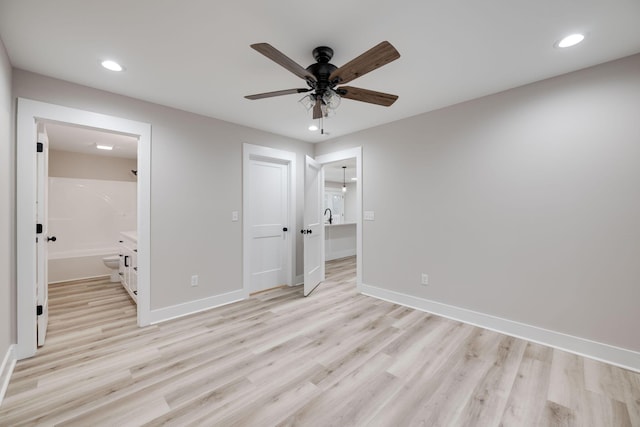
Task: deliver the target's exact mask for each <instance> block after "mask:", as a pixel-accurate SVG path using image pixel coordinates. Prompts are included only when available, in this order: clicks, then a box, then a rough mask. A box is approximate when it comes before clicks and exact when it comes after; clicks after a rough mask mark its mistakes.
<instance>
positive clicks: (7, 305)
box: [0, 40, 16, 398]
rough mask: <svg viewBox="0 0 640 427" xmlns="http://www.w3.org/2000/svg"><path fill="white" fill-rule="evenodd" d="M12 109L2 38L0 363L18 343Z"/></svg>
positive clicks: (7, 63) (8, 75) (0, 89)
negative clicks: (12, 346) (8, 350)
mask: <svg viewBox="0 0 640 427" xmlns="http://www.w3.org/2000/svg"><path fill="white" fill-rule="evenodd" d="M12 111H13V99H12V97H11V64H10V62H9V58H8V57H7V52H6V50H5V47H4V44H3V43H2V40H0V363H2V360H3V359H4V357H5V354H6V352H7V349H8V348H9V346H10V345H11V344H12V343H15V342H16V337H15V327H16V326H15V325H16V320H15V313H16V311H15V295H16V294H15V283H16V280H15V243H14V240H15V218H14V208H15V198H14V186H15V179H14V176H15V169H14V164H13V159H14V158H15V150H14V144H13V143H12V141H13V135H14V134H13V121H12V114H13V113H12ZM0 374H1V373H0ZM1 386H2V384H0V387H1ZM0 398H1V396H0Z"/></svg>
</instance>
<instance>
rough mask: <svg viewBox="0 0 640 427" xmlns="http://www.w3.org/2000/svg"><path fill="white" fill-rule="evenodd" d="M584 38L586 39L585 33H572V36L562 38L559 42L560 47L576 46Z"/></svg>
mask: <svg viewBox="0 0 640 427" xmlns="http://www.w3.org/2000/svg"><path fill="white" fill-rule="evenodd" d="M582 40H584V34H578V33H576V34H571V35H570V36H567V37H565V38H563V39H562V40H560V41H559V42H558V47H571V46H575V45H577V44H578V43H580V42H581V41H582Z"/></svg>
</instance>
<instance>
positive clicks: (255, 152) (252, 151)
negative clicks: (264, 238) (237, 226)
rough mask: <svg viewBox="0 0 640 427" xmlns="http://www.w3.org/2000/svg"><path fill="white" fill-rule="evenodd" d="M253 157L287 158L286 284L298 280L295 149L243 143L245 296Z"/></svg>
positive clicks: (248, 273) (248, 272) (246, 293)
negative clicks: (286, 149)
mask: <svg viewBox="0 0 640 427" xmlns="http://www.w3.org/2000/svg"><path fill="white" fill-rule="evenodd" d="M252 158H261V159H264V160H266V161H270V160H277V161H280V162H286V164H287V167H288V169H289V224H288V225H287V228H288V229H289V236H290V239H289V240H290V242H289V246H288V247H287V252H288V257H287V259H288V260H289V265H288V270H289V274H288V275H287V277H288V283H287V285H289V286H291V285H292V284H293V283H296V237H297V234H296V232H295V230H296V217H297V214H296V212H297V211H296V179H297V175H296V153H293V152H291V151H283V150H277V149H275V148H270V147H263V146H261V145H253V144H247V143H244V144H242V289H243V291H244V298H248V297H249V294H250V293H251V290H250V284H251V269H250V263H251V261H250V260H251V238H250V230H249V226H250V224H249V211H248V209H247V206H249V182H250V180H249V162H250V160H251V159H252Z"/></svg>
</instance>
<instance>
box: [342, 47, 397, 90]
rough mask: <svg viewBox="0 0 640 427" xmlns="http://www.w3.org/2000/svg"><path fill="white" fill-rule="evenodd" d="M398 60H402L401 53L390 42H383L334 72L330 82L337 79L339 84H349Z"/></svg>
mask: <svg viewBox="0 0 640 427" xmlns="http://www.w3.org/2000/svg"><path fill="white" fill-rule="evenodd" d="M398 58H400V53H398V51H397V50H396V48H395V47H393V45H392V44H391V43H389V42H388V41H383V42H382V43H380V44H378V45H377V46H374V47H372V48H371V49H369V50H368V51H366V52H365V53H363V54H362V55H360V56H358V57H357V58H354V59H352V60H351V61H349V62H347V63H346V64H344V65H343V66H342V67H340V68H338V69H337V70H334V71H333V73H331V75H330V76H329V80H330V81H334V80H336V79H337V80H338V83H339V84H340V83H348V82H350V81H351V80H354V79H356V78H358V77H360V76H363V75H365V74H367V73H368V72H370V71H373V70H375V69H376V68H380V67H382V66H383V65H386V64H388V63H389V62H391V61H395V60H396V59H398Z"/></svg>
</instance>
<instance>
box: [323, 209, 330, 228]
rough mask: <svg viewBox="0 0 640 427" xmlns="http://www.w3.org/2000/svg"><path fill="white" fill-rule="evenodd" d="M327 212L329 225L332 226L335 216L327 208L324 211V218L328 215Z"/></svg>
mask: <svg viewBox="0 0 640 427" xmlns="http://www.w3.org/2000/svg"><path fill="white" fill-rule="evenodd" d="M327 211H329V224H331V223H332V222H333V215H332V214H331V209H329V208H327V209H325V210H324V213H323V214H322V215H323V216H324V215H326V214H327Z"/></svg>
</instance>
